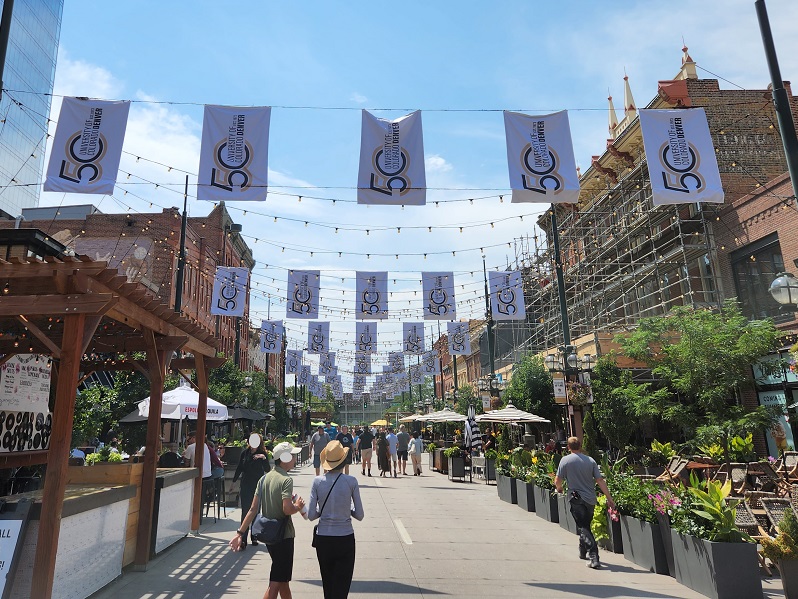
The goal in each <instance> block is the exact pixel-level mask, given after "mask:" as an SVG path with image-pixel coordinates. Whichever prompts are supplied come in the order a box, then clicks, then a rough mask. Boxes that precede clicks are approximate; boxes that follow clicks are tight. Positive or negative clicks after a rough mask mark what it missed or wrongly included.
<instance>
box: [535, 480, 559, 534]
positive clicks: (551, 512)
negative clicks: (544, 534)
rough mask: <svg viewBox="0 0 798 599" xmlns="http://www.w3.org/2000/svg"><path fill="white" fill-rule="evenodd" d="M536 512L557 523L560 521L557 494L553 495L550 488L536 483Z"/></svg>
mask: <svg viewBox="0 0 798 599" xmlns="http://www.w3.org/2000/svg"><path fill="white" fill-rule="evenodd" d="M534 493H535V514H537V515H538V516H540V517H541V518H543V519H544V520H548V521H549V522H554V523H555V524H556V523H558V522H559V521H560V510H559V506H558V504H557V496H556V495H552V493H551V491H549V489H541V488H540V487H538V486H537V485H535V489H534Z"/></svg>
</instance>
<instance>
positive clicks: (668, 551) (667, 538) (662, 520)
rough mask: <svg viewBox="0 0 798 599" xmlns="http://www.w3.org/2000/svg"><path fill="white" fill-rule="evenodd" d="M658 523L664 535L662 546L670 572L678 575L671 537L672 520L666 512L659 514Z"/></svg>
mask: <svg viewBox="0 0 798 599" xmlns="http://www.w3.org/2000/svg"><path fill="white" fill-rule="evenodd" d="M657 524H659V532H660V536H661V537H662V548H663V549H664V550H665V561H666V562H668V574H670V575H671V576H676V569H675V567H674V565H673V539H672V538H671V520H670V518H669V517H668V516H666V515H665V514H659V513H658V514H657Z"/></svg>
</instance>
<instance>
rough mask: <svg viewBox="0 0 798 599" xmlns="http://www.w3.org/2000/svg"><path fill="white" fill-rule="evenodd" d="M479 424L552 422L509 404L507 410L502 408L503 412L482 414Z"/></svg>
mask: <svg viewBox="0 0 798 599" xmlns="http://www.w3.org/2000/svg"><path fill="white" fill-rule="evenodd" d="M476 421H477V422H499V423H507V422H529V423H535V422H538V423H544V422H551V421H550V420H546V419H545V418H543V417H541V416H538V415H537V414H532V413H531V412H525V411H524V410H519V409H518V408H516V407H515V406H514V405H513V404H511V403H508V404H507V407H506V408H502V409H501V410H491V411H490V412H485V413H484V414H480V415H479V416H477V417H476Z"/></svg>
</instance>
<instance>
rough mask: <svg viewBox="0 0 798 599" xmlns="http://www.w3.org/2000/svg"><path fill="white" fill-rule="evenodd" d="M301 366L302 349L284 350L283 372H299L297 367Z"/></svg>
mask: <svg viewBox="0 0 798 599" xmlns="http://www.w3.org/2000/svg"><path fill="white" fill-rule="evenodd" d="M301 366H302V350H301V349H289V350H287V351H286V352H285V373H286V374H299V368H300V367H301Z"/></svg>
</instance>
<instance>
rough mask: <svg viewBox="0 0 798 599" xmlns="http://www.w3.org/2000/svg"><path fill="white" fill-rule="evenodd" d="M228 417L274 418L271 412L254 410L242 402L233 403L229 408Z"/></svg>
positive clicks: (244, 418)
mask: <svg viewBox="0 0 798 599" xmlns="http://www.w3.org/2000/svg"><path fill="white" fill-rule="evenodd" d="M227 417H228V419H230V420H272V416H271V414H266V413H265V412H259V411H258V410H253V409H252V408H248V407H246V406H242V405H241V404H233V405H232V406H229V407H228V408H227Z"/></svg>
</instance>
